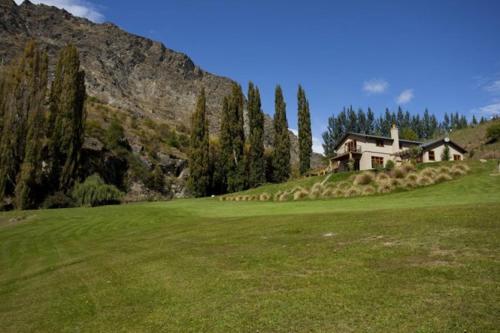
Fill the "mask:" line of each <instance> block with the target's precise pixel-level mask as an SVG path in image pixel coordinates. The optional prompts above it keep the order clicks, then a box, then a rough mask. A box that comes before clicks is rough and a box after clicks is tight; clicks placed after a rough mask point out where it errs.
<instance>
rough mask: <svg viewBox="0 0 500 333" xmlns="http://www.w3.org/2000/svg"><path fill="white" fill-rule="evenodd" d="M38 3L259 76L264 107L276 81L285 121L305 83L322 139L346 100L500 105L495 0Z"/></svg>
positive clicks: (414, 105) (237, 74) (499, 9)
mask: <svg viewBox="0 0 500 333" xmlns="http://www.w3.org/2000/svg"><path fill="white" fill-rule="evenodd" d="M18 1H20V0H18ZM33 2H45V3H49V4H53V5H56V6H60V7H65V8H67V9H68V10H69V11H72V12H73V13H76V14H77V15H80V16H86V17H88V18H90V19H92V20H94V21H111V22H113V23H115V24H117V25H119V26H120V27H122V28H123V29H125V30H127V31H129V32H132V33H135V34H138V35H143V36H146V37H150V38H152V39H155V40H158V41H161V42H163V43H164V44H165V45H166V46H167V47H169V48H172V49H174V50H178V51H181V52H184V53H186V54H188V55H189V56H190V57H191V58H192V59H193V60H194V62H195V63H197V64H198V65H200V66H201V67H202V68H203V69H205V70H207V71H209V72H212V73H215V74H218V75H223V76H227V77H230V78H232V79H234V80H236V81H238V82H240V83H241V84H242V85H243V87H244V88H245V89H246V86H247V83H248V81H249V80H252V81H253V82H254V83H256V84H257V85H258V86H259V88H260V90H261V95H262V100H263V108H264V111H265V112H266V113H268V114H272V113H273V112H274V101H273V99H274V87H275V85H276V84H278V83H279V84H281V85H282V87H283V89H284V94H285V98H286V101H287V111H288V119H289V125H290V128H296V127H297V125H296V112H297V111H296V108H297V107H296V105H297V103H296V91H297V85H298V84H299V83H301V84H302V85H303V86H304V88H305V89H306V93H307V95H308V98H309V100H310V105H311V112H312V124H313V133H314V136H315V137H317V138H320V136H321V132H322V131H323V130H324V128H325V126H326V122H327V118H328V116H329V115H331V114H332V113H336V112H338V111H339V110H341V109H342V107H343V106H349V105H352V106H353V107H355V108H358V107H362V108H365V109H366V108H367V107H368V106H370V107H372V109H374V110H375V111H376V112H382V111H383V110H384V109H385V108H386V107H389V108H390V109H395V108H397V107H398V105H401V106H402V107H403V108H404V109H407V110H409V111H410V112H411V113H422V112H423V111H424V109H425V108H426V107H427V108H429V110H430V111H431V112H433V113H435V114H437V115H438V116H439V117H441V116H442V115H443V114H444V112H456V111H458V112H460V113H463V114H465V115H467V116H468V117H472V114H476V115H477V116H485V117H489V116H492V115H494V114H497V115H498V114H500V1H497V0H491V1H488V0H475V1H472V0H471V1H458V0H454V1H445V0H439V1H421V0H418V1H406V0H394V1H381V0H379V1H369V0H366V1H356V0H353V1H315V0H311V1H281V0H274V1H271V0H267V1H265V0H254V1H238V0H214V1H211V0H167V1H160V0H157V1H126V0H103V1H97V0H95V1H83V0H40V1H33ZM320 143H321V142H320V140H316V149H320V147H319V145H320Z"/></svg>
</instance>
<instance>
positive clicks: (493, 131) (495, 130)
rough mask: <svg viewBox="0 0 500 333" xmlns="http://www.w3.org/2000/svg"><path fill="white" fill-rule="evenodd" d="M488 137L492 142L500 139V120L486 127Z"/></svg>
mask: <svg viewBox="0 0 500 333" xmlns="http://www.w3.org/2000/svg"><path fill="white" fill-rule="evenodd" d="M486 138H487V139H488V141H490V142H494V141H498V140H499V139H500V122H496V123H494V124H491V125H490V126H488V128H487V129H486Z"/></svg>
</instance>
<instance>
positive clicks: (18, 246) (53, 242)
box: [0, 161, 500, 332]
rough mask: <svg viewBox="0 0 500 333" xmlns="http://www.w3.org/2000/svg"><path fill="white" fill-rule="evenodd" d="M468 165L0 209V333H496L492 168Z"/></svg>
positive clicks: (498, 233)
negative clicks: (369, 180)
mask: <svg viewBox="0 0 500 333" xmlns="http://www.w3.org/2000/svg"><path fill="white" fill-rule="evenodd" d="M469 165H470V166H471V171H470V173H468V174H467V175H465V176H463V177H461V178H458V179H454V180H451V181H448V182H443V183H440V184H436V185H431V186H426V187H422V188H418V189H415V190H412V191H404V192H397V193H390V194H381V195H376V196H368V197H358V198H340V199H332V200H315V201H299V202H283V203H276V202H221V201H219V200H218V199H211V198H206V199H197V200H195V199H188V200H175V201H171V202H163V203H162V202H156V203H143V204H130V205H124V206H109V207H99V208H76V209H60V210H39V211H24V212H8V213H1V214H0V249H1V251H0V267H1V269H0V295H1V296H0V297H1V298H0V299H1V301H0V323H1V331H2V332H32V331H49V332H54V331H81V332H97V331H101V332H104V331H135V332H137V331H173V332H200V331H209V332H228V331H240V332H256V331H260V332H367V331H373V332H402V331H403V332H464V331H467V332H495V331H497V329H498V327H500V321H499V319H498V313H499V312H500V306H499V304H500V303H499V302H498V299H499V290H498V285H499V283H500V280H499V276H500V269H499V266H498V262H499V260H500V255H499V253H500V251H499V244H500V223H499V219H498V216H499V214H500V177H499V176H497V174H496V173H495V168H496V163H495V162H493V161H491V162H488V163H480V162H478V161H470V162H469ZM346 176H347V177H349V176H348V175H346Z"/></svg>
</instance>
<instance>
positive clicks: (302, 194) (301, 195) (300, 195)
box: [293, 188, 309, 200]
mask: <svg viewBox="0 0 500 333" xmlns="http://www.w3.org/2000/svg"><path fill="white" fill-rule="evenodd" d="M308 196H309V191H308V190H306V189H304V188H303V189H301V190H298V191H295V192H294V193H293V200H302V199H305V198H307V197H308Z"/></svg>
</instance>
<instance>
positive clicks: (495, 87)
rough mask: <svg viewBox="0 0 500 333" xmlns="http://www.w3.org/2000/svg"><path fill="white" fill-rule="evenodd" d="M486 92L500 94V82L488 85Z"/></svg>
mask: <svg viewBox="0 0 500 333" xmlns="http://www.w3.org/2000/svg"><path fill="white" fill-rule="evenodd" d="M484 90H486V91H487V92H489V93H492V94H498V93H500V80H497V81H493V82H490V83H489V84H488V85H486V86H484Z"/></svg>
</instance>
